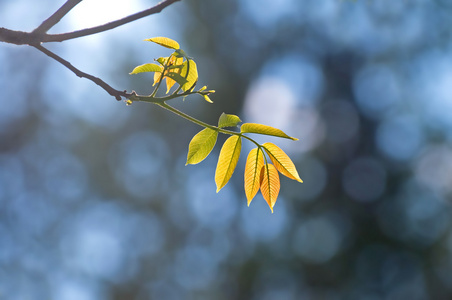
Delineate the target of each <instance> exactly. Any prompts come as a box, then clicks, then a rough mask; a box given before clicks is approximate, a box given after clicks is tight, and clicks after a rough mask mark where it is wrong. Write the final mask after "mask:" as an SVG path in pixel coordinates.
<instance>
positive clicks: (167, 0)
mask: <svg viewBox="0 0 452 300" xmlns="http://www.w3.org/2000/svg"><path fill="white" fill-rule="evenodd" d="M178 1H180V0H164V1H162V2H160V3H158V4H157V5H155V6H153V7H151V8H149V9H146V10H143V11H141V12H138V13H136V14H133V15H130V16H128V17H125V18H122V19H119V20H116V21H113V22H110V23H107V24H104V25H100V26H96V27H91V28H86V29H82V30H77V31H73V32H67V33H61V34H46V35H44V36H43V39H42V42H43V43H46V42H62V41H66V40H70V39H75V38H79V37H83V36H87V35H91V34H96V33H99V32H103V31H107V30H110V29H113V28H116V27H119V26H122V25H124V24H127V23H130V22H133V21H136V20H138V19H141V18H144V17H147V16H149V15H152V14H156V13H159V12H161V11H162V10H163V9H164V8H165V7H167V6H169V5H171V4H173V3H175V2H178Z"/></svg>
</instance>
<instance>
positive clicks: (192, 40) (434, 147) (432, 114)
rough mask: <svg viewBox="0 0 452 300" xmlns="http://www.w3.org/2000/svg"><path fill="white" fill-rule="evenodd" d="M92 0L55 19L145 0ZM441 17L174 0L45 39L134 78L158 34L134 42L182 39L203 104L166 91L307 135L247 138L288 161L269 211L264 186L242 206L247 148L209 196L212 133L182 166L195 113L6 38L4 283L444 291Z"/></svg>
mask: <svg viewBox="0 0 452 300" xmlns="http://www.w3.org/2000/svg"><path fill="white" fill-rule="evenodd" d="M93 2H96V1H95V0H85V1H83V2H82V3H81V4H79V6H78V7H76V8H75V9H74V10H73V11H71V12H70V13H69V15H67V16H66V18H64V19H63V20H62V21H61V22H60V23H59V24H58V25H57V26H55V27H54V28H53V29H52V30H51V33H57V32H66V31H72V30H76V29H81V28H79V27H77V26H80V25H85V24H88V23H83V22H87V21H90V22H92V23H90V24H91V25H89V26H94V25H96V24H102V23H104V22H106V21H109V20H113V19H115V18H118V17H120V16H125V15H127V14H130V13H133V12H135V11H138V10H140V9H145V8H147V7H150V6H152V5H155V4H156V1H144V0H142V1H138V0H137V1H131V2H130V3H131V4H130V5H128V6H127V9H124V11H123V14H121V15H120V16H117V15H113V14H111V15H110V14H109V11H113V10H114V9H113V7H115V5H124V3H120V2H118V1H116V2H115V1H106V2H105V1H103V2H102V1H100V0H99V1H97V2H98V3H100V4H99V6H98V7H100V8H101V9H99V10H98V11H95V13H96V14H92V12H93V9H92V8H89V7H88V6H87V7H88V8H87V9H85V10H83V6H84V5H88V4H90V3H93ZM121 2H123V1H121ZM62 3H63V1H54V0H46V1H40V2H39V4H38V3H36V2H33V1H29V0H28V1H26V0H17V1H10V0H3V1H0V26H2V27H8V28H11V29H17V30H24V31H30V30H33V28H35V27H36V26H38V25H39V24H40V23H41V22H42V20H44V19H45V18H46V17H48V16H49V15H50V14H51V13H52V12H53V11H54V10H56V9H57V8H58V7H59V6H60V5H62ZM87 11H88V12H89V11H91V14H90V15H89V16H87V15H84V14H86V13H87ZM120 12H121V11H120ZM116 13H117V11H116ZM104 18H105V19H104ZM109 18H110V19H109ZM451 20H452V4H451V2H449V1H447V0H430V1H426V0H405V1H402V0H400V1H364V0H359V1H345V0H343V1H340V0H321V1H319V0H283V1H270V0H241V1H239V0H228V1H221V0H212V1H200V0H184V1H181V2H178V3H176V4H174V5H172V6H170V7H168V8H167V9H165V10H164V11H163V12H162V13H160V14H158V15H153V16H150V17H148V18H145V19H142V20H139V21H137V22H134V23H131V24H128V25H125V26H122V27H121V28H117V29H114V30H111V31H108V32H104V33H101V34H98V35H95V36H90V37H85V38H80V39H76V40H70V41H66V42H64V43H54V44H46V45H44V46H46V47H48V48H49V49H51V50H52V51H55V52H56V53H58V54H59V55H61V56H62V57H64V58H65V59H67V60H69V61H70V62H71V63H72V64H73V65H75V66H76V67H78V68H80V69H81V70H83V71H85V72H88V73H90V74H92V75H95V76H98V77H100V78H102V79H103V80H105V81H106V82H108V83H109V84H111V85H112V86H113V87H115V88H116V89H118V90H125V89H126V90H128V91H131V90H136V91H137V92H138V93H141V94H146V93H149V92H150V91H151V82H152V76H150V75H145V74H140V75H134V76H131V75H128V73H129V72H130V71H131V70H132V69H133V68H134V67H135V66H136V65H140V64H143V63H147V62H152V60H153V59H154V58H157V57H160V56H167V55H168V54H170V51H169V50H168V49H165V48H162V47H159V46H157V45H154V44H152V43H147V42H143V41H142V40H143V39H145V38H150V37H154V36H167V37H170V38H173V39H175V40H177V41H179V42H180V44H181V47H182V48H183V49H184V50H186V52H187V53H188V54H189V55H190V56H192V57H194V59H195V61H196V62H197V64H198V72H199V76H200V78H199V79H200V82H199V87H200V86H203V85H206V84H207V85H208V86H209V88H212V89H215V90H216V93H215V94H214V95H213V96H212V100H213V101H214V102H215V103H214V104H209V103H207V102H205V101H204V100H203V99H202V98H201V97H196V96H193V97H189V98H187V99H186V100H185V101H184V102H182V101H181V100H172V102H171V104H173V105H174V106H176V107H178V108H179V109H181V110H183V111H185V112H187V113H190V114H192V115H193V116H195V117H198V118H199V119H201V120H204V121H206V122H209V123H212V124H215V123H216V122H217V119H218V117H219V116H220V114H221V113H222V112H226V113H232V114H237V115H239V116H240V117H241V119H242V120H243V121H245V122H257V123H264V124H267V125H271V126H274V127H278V128H281V129H282V130H284V131H285V132H286V133H288V134H289V135H291V136H295V137H297V138H299V139H300V140H299V141H297V142H292V141H285V140H284V141H283V140H278V139H274V138H270V137H269V138H263V139H262V138H260V139H259V141H260V142H267V141H271V142H274V143H277V144H278V145H280V147H281V148H282V149H283V150H284V151H285V152H286V153H288V154H289V155H290V157H291V158H292V159H293V161H294V163H295V164H296V166H297V169H298V171H299V173H300V176H301V178H302V179H303V180H304V183H303V184H299V183H297V182H295V181H292V180H290V179H288V178H285V177H281V186H282V188H281V193H280V196H279V199H278V202H277V203H276V205H275V212H274V213H273V214H271V212H270V209H269V208H268V206H267V204H266V203H265V201H264V199H263V198H262V196H261V195H258V196H257V197H256V198H255V199H254V200H253V202H252V203H251V205H250V207H247V205H246V199H245V196H244V191H243V168H244V164H245V158H246V155H247V153H246V151H247V150H250V149H251V148H252V146H253V145H251V144H246V143H245V144H244V147H243V150H242V156H241V158H240V161H239V164H238V167H237V170H236V172H235V173H234V175H233V177H232V179H231V181H230V183H228V184H227V186H226V187H225V188H223V189H222V190H221V191H220V192H219V193H218V194H216V193H215V189H216V187H215V183H214V172H215V166H216V160H217V158H218V152H219V147H220V146H221V143H222V142H223V141H224V138H225V137H220V139H219V141H218V143H217V146H216V148H215V149H214V151H213V152H212V154H211V155H210V156H209V157H208V158H207V159H206V160H205V161H203V162H202V163H200V164H199V165H195V166H184V165H185V160H186V152H187V147H188V143H189V141H190V139H191V137H192V136H193V135H194V134H196V133H197V132H198V131H199V130H201V128H200V127H197V126H196V125H194V124H191V123H189V122H187V121H185V120H183V119H180V118H178V117H176V116H174V115H171V113H169V112H166V111H163V110H161V109H160V108H158V107H156V106H153V105H150V104H146V103H134V104H133V105H131V106H126V105H125V104H124V102H117V101H115V100H114V98H113V97H111V96H109V95H108V94H107V93H106V92H105V91H104V90H102V89H101V88H99V87H98V86H96V85H95V84H94V83H92V82H90V81H88V80H86V79H80V78H78V77H76V76H75V75H74V74H72V73H71V72H69V71H68V70H67V69H66V68H64V67H63V66H61V65H60V64H58V63H57V62H55V61H53V60H51V59H50V58H48V57H46V56H45V55H43V54H42V53H39V52H38V51H36V50H35V49H33V48H31V47H26V46H14V45H8V44H4V43H2V44H0V105H1V106H0V299H58V300H72V299H77V300H94V299H166V300H170V299H259V300H262V299H267V300H270V299H449V298H451V297H452V276H451V272H452V232H451V226H452V224H451V205H450V199H451V194H452V21H451Z"/></svg>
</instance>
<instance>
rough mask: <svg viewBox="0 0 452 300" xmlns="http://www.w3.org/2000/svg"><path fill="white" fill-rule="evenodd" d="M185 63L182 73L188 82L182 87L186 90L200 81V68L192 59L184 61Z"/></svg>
mask: <svg viewBox="0 0 452 300" xmlns="http://www.w3.org/2000/svg"><path fill="white" fill-rule="evenodd" d="M183 65H184V66H183V67H182V70H181V73H180V74H181V75H182V77H184V78H185V79H187V83H185V84H184V85H183V86H182V89H183V90H184V92H185V91H187V90H188V89H190V88H193V87H194V86H195V84H196V82H197V81H198V69H197V68H196V63H195V62H194V61H193V60H191V59H189V60H186V61H184V64H183ZM187 72H188V74H187Z"/></svg>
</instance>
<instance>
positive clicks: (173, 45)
mask: <svg viewBox="0 0 452 300" xmlns="http://www.w3.org/2000/svg"><path fill="white" fill-rule="evenodd" d="M145 41H148V42H153V43H156V44H159V45H160V46H163V47H166V48H170V49H176V50H177V49H179V48H180V46H179V43H178V42H176V41H174V40H172V39H169V38H167V37H154V38H150V39H145Z"/></svg>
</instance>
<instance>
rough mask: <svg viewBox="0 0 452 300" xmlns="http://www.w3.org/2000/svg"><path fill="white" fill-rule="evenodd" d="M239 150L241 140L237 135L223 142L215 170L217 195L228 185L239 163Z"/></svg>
mask: <svg viewBox="0 0 452 300" xmlns="http://www.w3.org/2000/svg"><path fill="white" fill-rule="evenodd" d="M241 148H242V140H241V138H240V137H239V136H237V135H233V136H231V137H230V138H228V139H227V140H226V141H225V142H224V144H223V147H221V151H220V156H219V157H218V164H217V169H216V171H215V183H216V185H217V193H218V192H219V191H220V190H221V189H222V188H223V187H224V186H225V185H226V183H228V181H229V179H230V178H231V176H232V173H234V170H235V167H236V166H237V162H238V161H239V156H240V150H241Z"/></svg>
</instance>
